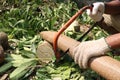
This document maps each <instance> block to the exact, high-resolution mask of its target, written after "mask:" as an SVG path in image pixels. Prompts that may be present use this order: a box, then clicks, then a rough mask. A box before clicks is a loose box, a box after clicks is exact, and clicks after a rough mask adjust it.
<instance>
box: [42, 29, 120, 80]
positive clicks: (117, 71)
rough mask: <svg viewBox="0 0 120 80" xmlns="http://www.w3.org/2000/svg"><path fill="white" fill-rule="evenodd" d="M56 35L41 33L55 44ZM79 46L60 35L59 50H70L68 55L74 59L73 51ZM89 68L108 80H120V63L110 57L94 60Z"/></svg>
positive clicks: (54, 33)
mask: <svg viewBox="0 0 120 80" xmlns="http://www.w3.org/2000/svg"><path fill="white" fill-rule="evenodd" d="M56 34H57V32H52V31H43V32H41V33H40V35H41V37H42V38H43V39H44V40H46V41H48V42H50V43H53V39H54V37H55V35H56ZM78 44H80V42H78V41H76V40H74V39H72V38H69V37H67V36H65V35H60V37H59V39H58V43H57V45H58V48H59V49H61V50H62V51H66V50H67V49H69V52H68V54H69V55H70V56H71V57H72V58H73V55H74V54H73V52H72V51H73V49H74V48H75V47H76V46H77V45H78ZM89 67H90V68H91V69H92V70H94V71H96V72H97V73H98V74H100V75H101V76H102V77H104V78H105V79H107V80H120V62H119V61H117V60H115V59H113V58H111V57H109V56H101V57H96V58H92V59H91V60H90V61H89Z"/></svg>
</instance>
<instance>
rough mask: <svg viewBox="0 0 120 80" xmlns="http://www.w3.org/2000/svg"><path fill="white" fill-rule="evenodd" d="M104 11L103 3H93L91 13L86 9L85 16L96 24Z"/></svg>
mask: <svg viewBox="0 0 120 80" xmlns="http://www.w3.org/2000/svg"><path fill="white" fill-rule="evenodd" d="M104 11H105V4H104V3H103V2H96V3H93V9H92V12H91V11H90V10H89V9H88V10H87V14H88V15H89V16H90V17H91V18H92V19H93V20H94V21H95V22H98V21H100V20H102V15H103V13H104Z"/></svg>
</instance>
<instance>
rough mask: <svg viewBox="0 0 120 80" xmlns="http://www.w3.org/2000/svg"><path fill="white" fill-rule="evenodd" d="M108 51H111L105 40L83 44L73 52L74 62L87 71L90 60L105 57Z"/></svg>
mask: <svg viewBox="0 0 120 80" xmlns="http://www.w3.org/2000/svg"><path fill="white" fill-rule="evenodd" d="M107 51H110V48H109V46H108V44H107V43H106V41H105V39H104V38H101V39H98V40H93V41H86V42H81V43H80V44H79V45H78V46H77V47H76V48H75V49H74V50H73V53H74V61H75V63H77V64H79V66H80V67H81V68H84V69H86V68H87V67H88V61H89V59H90V58H92V57H97V56H101V55H104V54H105V53H106V52H107Z"/></svg>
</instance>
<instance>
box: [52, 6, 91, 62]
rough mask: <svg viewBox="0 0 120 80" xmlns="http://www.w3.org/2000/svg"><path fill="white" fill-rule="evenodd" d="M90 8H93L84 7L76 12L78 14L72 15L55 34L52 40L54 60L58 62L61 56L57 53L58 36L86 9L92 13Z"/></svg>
mask: <svg viewBox="0 0 120 80" xmlns="http://www.w3.org/2000/svg"><path fill="white" fill-rule="evenodd" d="M92 7H93V6H84V7H83V8H81V9H80V10H78V12H77V13H76V14H75V15H73V16H72V17H71V18H70V19H69V20H68V21H67V22H66V23H65V25H63V26H62V27H61V29H60V30H59V31H58V32H57V34H56V36H55V37H54V39H53V49H54V52H55V57H56V60H57V61H58V60H59V59H60V58H61V56H60V53H58V52H57V41H58V38H59V36H60V34H61V33H62V32H64V31H65V30H66V29H67V28H68V27H69V26H70V24H71V23H72V22H73V21H74V20H75V19H76V18H77V17H78V16H79V15H81V14H82V13H83V12H84V11H85V10H86V9H90V10H91V11H92Z"/></svg>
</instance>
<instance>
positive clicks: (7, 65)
mask: <svg viewBox="0 0 120 80" xmlns="http://www.w3.org/2000/svg"><path fill="white" fill-rule="evenodd" d="M12 66H13V64H12V62H8V63H6V64H4V65H2V66H1V67H0V74H1V73H3V72H5V71H7V70H8V69H10V68H11V67H12Z"/></svg>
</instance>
